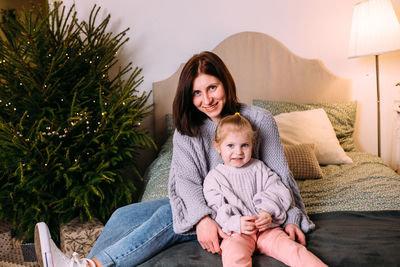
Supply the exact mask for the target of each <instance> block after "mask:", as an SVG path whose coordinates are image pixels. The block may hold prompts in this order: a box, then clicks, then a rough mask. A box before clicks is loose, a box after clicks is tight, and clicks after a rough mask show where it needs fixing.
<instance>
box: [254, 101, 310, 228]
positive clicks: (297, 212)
mask: <svg viewBox="0 0 400 267" xmlns="http://www.w3.org/2000/svg"><path fill="white" fill-rule="evenodd" d="M259 110H260V111H259V114H258V116H259V118H258V125H257V127H258V134H259V136H258V140H257V142H258V143H257V149H258V152H257V153H258V155H257V157H258V158H259V159H260V160H262V161H263V162H264V163H265V164H266V165H267V166H268V167H269V168H271V169H272V170H273V171H274V172H275V173H276V174H278V176H279V177H281V180H282V183H283V184H284V185H285V186H286V188H288V189H289V190H290V193H291V194H292V196H293V201H294V205H292V206H291V207H290V208H289V210H288V211H287V219H286V221H285V223H284V225H286V224H289V223H292V224H295V225H297V226H298V227H300V228H301V229H302V230H303V231H304V232H308V231H310V230H311V229H312V228H313V227H314V224H312V222H309V223H304V227H301V226H302V225H303V222H302V220H308V217H307V215H306V210H305V207H304V204H303V200H302V198H301V196H300V192H299V189H298V187H297V184H296V182H295V180H294V178H293V176H292V174H291V172H290V171H289V167H288V165H287V162H286V157H285V154H284V152H283V147H282V144H281V140H280V137H279V132H278V127H277V125H276V122H275V120H274V118H273V116H272V115H271V113H270V112H268V111H266V110H262V111H261V109H259Z"/></svg>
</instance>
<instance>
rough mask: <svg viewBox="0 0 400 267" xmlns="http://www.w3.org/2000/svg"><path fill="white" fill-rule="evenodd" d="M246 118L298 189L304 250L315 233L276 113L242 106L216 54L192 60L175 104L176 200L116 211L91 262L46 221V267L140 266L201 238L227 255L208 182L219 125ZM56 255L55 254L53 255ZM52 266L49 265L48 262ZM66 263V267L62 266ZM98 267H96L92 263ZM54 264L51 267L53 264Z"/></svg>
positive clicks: (293, 220) (269, 160)
mask: <svg viewBox="0 0 400 267" xmlns="http://www.w3.org/2000/svg"><path fill="white" fill-rule="evenodd" d="M235 112H240V113H241V114H242V115H243V116H244V117H246V118H247V119H248V120H249V121H250V123H251V124H252V125H253V127H254V128H255V129H256V130H257V131H258V132H259V133H260V134H259V136H258V138H257V141H256V143H255V146H254V149H255V154H254V155H255V157H256V158H258V159H259V160H261V161H263V162H264V163H265V164H266V165H267V166H268V167H269V168H271V169H272V170H274V171H275V172H276V173H277V174H278V175H279V176H280V177H281V179H282V182H283V184H284V185H285V186H286V187H287V188H288V189H289V190H290V191H291V194H293V198H294V205H293V206H292V207H291V208H290V209H289V210H288V212H287V214H288V216H287V219H286V221H285V223H284V229H285V231H286V233H287V234H288V235H289V236H290V238H291V239H293V240H297V241H298V242H299V243H301V244H305V235H304V233H303V232H305V233H307V232H308V231H310V230H311V229H313V227H314V225H313V223H312V222H311V221H310V220H309V219H308V217H307V215H306V211H305V208H304V204H303V202H302V200H301V197H300V194H299V191H298V188H297V185H296V183H295V181H294V179H293V177H292V176H291V174H290V172H289V169H288V166H287V163H286V159H285V156H284V153H283V149H282V145H281V143H280V139H279V133H278V130H277V126H276V124H275V121H274V119H273V117H272V116H271V114H270V113H268V112H266V111H263V110H261V109H257V108H254V107H249V106H246V105H243V104H240V103H239V102H238V100H237V97H236V87H235V83H234V81H233V78H232V76H231V74H230V73H229V71H228V69H227V68H226V66H225V64H224V63H223V62H222V60H221V59H220V58H219V57H218V56H217V55H216V54H214V53H212V52H203V53H200V54H198V55H195V56H193V57H192V58H191V59H190V60H189V61H188V62H187V63H186V64H185V66H184V68H183V70H182V73H181V76H180V78H179V83H178V88H177V92H176V95H175V99H174V103H173V116H174V123H175V126H176V130H175V133H174V139H173V142H174V146H173V157H172V162H171V170H170V178H169V200H168V199H160V200H154V201H149V202H142V203H136V204H132V205H128V206H125V207H122V208H119V209H117V210H116V211H115V212H114V213H113V215H112V216H111V218H110V219H109V221H108V222H107V224H106V225H105V227H104V229H103V231H102V233H101V235H100V237H99V238H98V240H97V241H96V244H95V245H94V247H93V249H92V251H91V252H90V254H89V258H91V260H92V261H93V263H91V262H88V261H87V260H86V259H81V260H79V259H77V258H76V257H75V258H72V259H69V258H67V257H65V256H64V255H62V254H60V253H61V252H60V251H59V250H58V248H57V247H56V246H55V245H54V243H53V242H52V240H51V237H50V236H49V234H48V230H47V226H46V225H45V224H44V223H39V224H38V227H37V228H36V229H37V231H36V232H37V234H36V236H37V237H38V238H36V240H35V242H36V243H37V244H36V246H35V247H36V248H37V249H38V251H37V254H38V258H39V263H40V264H41V266H47V265H45V260H40V259H47V258H51V257H53V262H54V261H57V262H58V264H57V265H56V266H57V267H63V266H69V265H68V264H70V262H77V263H76V265H75V266H79V265H77V264H78V263H79V264H82V265H81V266H94V264H96V265H95V266H135V265H138V264H140V263H142V262H144V261H146V260H147V259H149V258H151V257H152V256H154V255H155V254H156V253H158V252H159V251H161V250H163V249H165V248H167V247H168V246H171V245H173V244H176V243H180V242H185V241H188V240H194V239H196V238H197V240H198V241H199V243H200V244H201V246H202V248H203V249H205V250H208V251H209V252H212V253H221V249H220V246H219V237H226V234H225V233H224V232H223V231H222V230H221V228H220V227H219V226H218V224H217V223H216V222H215V221H214V220H213V219H211V217H210V215H212V214H213V210H212V209H210V208H209V207H208V206H207V204H206V201H205V199H204V195H203V186H202V185H203V179H204V177H205V176H206V175H207V173H208V172H209V171H210V170H211V169H213V168H215V166H216V165H217V164H219V163H222V162H221V159H220V157H219V155H218V153H217V152H216V151H215V150H214V148H213V145H212V143H213V137H214V132H215V128H216V123H217V122H218V121H219V120H220V119H221V118H222V117H223V116H225V115H228V114H234V113H235ZM49 255H51V256H49ZM48 260H50V259H48ZM61 262H63V263H64V262H65V265H63V264H61ZM90 264H91V265H90ZM48 266H52V265H48Z"/></svg>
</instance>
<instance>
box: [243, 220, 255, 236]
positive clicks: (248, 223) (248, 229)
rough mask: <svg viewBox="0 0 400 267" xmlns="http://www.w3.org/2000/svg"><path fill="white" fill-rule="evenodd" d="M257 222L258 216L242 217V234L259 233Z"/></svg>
mask: <svg viewBox="0 0 400 267" xmlns="http://www.w3.org/2000/svg"><path fill="white" fill-rule="evenodd" d="M255 220H257V217H256V216H240V232H241V233H242V234H246V235H252V234H255V233H257V227H256V224H255Z"/></svg>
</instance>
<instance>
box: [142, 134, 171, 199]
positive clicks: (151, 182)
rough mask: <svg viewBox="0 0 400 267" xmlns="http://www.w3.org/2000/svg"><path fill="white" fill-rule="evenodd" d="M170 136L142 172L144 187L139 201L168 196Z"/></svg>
mask: <svg viewBox="0 0 400 267" xmlns="http://www.w3.org/2000/svg"><path fill="white" fill-rule="evenodd" d="M172 138H173V136H172V135H170V136H169V137H168V139H167V141H165V143H164V145H163V146H162V147H161V149H160V152H159V154H158V156H157V158H156V159H155V160H154V161H153V162H152V163H151V164H150V166H149V167H148V168H147V170H146V173H145V174H144V177H143V178H144V184H145V189H144V192H143V195H142V198H141V201H147V200H153V199H160V198H165V197H168V179H169V170H170V168H171V161H172Z"/></svg>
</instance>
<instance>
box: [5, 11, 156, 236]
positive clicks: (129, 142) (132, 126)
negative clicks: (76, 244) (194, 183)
mask: <svg viewBox="0 0 400 267" xmlns="http://www.w3.org/2000/svg"><path fill="white" fill-rule="evenodd" d="M99 10H100V8H99V7H96V6H94V8H93V9H92V12H91V14H90V17H89V19H88V20H87V21H79V20H78V19H77V14H76V12H75V11H74V7H72V8H70V9H67V8H65V6H63V5H60V4H56V5H55V7H54V9H53V10H51V11H45V12H44V13H43V12H42V13H40V14H39V15H37V14H36V13H32V12H31V11H25V12H24V13H23V15H21V16H18V15H15V14H13V13H10V12H7V13H5V12H3V13H2V15H3V17H2V22H1V25H0V29H1V31H2V32H3V38H2V40H0V164H1V165H0V219H2V220H9V221H11V223H12V227H13V230H14V234H15V235H16V236H17V237H18V238H24V239H25V240H27V239H31V238H32V237H33V229H34V226H35V224H36V222H39V221H44V222H46V223H47V224H48V225H49V227H50V229H51V231H52V235H53V237H54V238H55V239H57V238H58V236H59V227H60V224H62V223H65V222H69V221H70V220H71V219H73V218H75V217H77V216H79V217H80V218H81V220H82V221H86V220H91V219H92V218H93V217H96V218H99V219H100V220H102V221H103V222H104V221H106V220H107V218H108V217H109V216H110V215H111V213H112V212H113V211H114V210H115V209H116V208H118V207H120V206H123V205H126V204H129V203H132V202H134V201H135V200H136V199H137V197H138V196H137V194H138V186H139V184H140V182H141V175H140V173H139V171H138V169H137V166H136V164H135V162H136V160H137V157H138V153H139V151H140V149H143V148H150V147H153V146H154V142H153V140H152V139H151V138H150V137H149V135H148V133H147V132H146V131H145V130H143V129H142V128H141V127H140V123H141V122H142V121H143V119H144V118H145V117H146V116H147V115H149V113H150V112H151V105H148V104H147V100H148V98H149V94H147V93H146V92H143V93H139V91H138V86H139V85H140V84H141V83H142V80H143V77H141V76H140V73H141V69H140V68H138V67H132V64H131V63H130V64H128V65H127V66H125V67H119V68H117V67H118V58H117V53H118V51H119V50H120V48H121V47H122V45H123V44H125V43H126V42H127V41H128V38H127V37H126V32H127V30H128V29H127V30H125V31H123V32H121V33H118V34H113V33H111V32H107V25H108V24H109V21H110V15H108V16H107V17H106V18H105V19H104V20H102V21H100V22H97V21H96V18H97V15H98V13H99ZM111 68H113V70H114V71H112V72H110V69H111ZM116 68H117V71H115V69H116ZM111 73H115V74H114V75H112V74H111ZM124 168H125V169H126V168H129V170H130V172H129V173H130V175H129V176H127V175H122V170H123V169H124Z"/></svg>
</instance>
